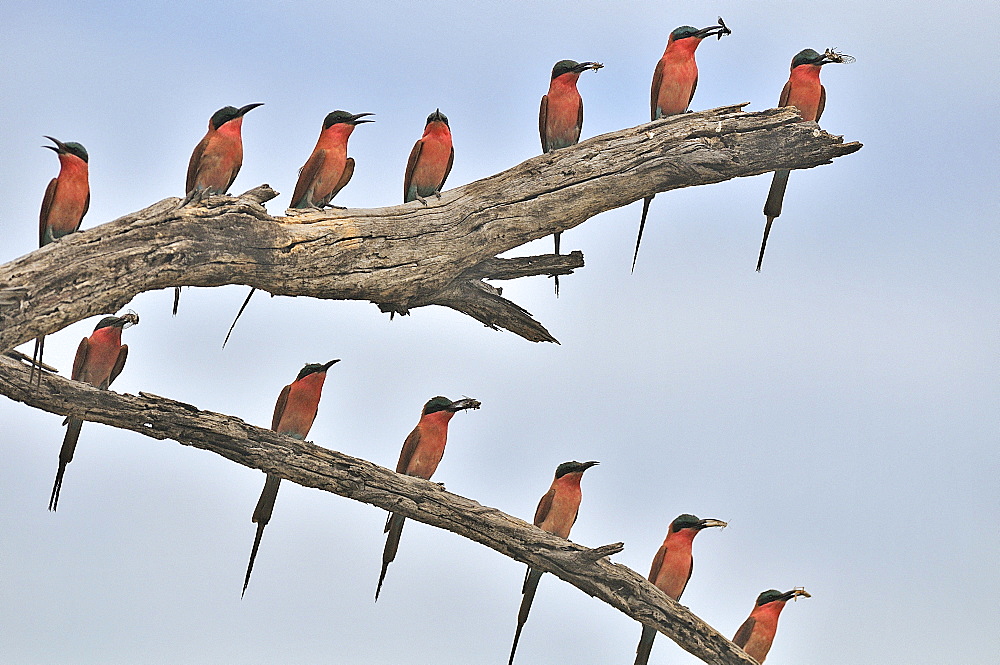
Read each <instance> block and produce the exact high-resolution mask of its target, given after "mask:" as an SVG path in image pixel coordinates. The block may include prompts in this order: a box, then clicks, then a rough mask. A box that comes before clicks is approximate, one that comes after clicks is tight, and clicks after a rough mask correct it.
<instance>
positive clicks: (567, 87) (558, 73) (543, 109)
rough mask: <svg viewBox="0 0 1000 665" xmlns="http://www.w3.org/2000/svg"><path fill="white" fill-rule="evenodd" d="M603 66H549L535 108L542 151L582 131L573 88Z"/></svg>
mask: <svg viewBox="0 0 1000 665" xmlns="http://www.w3.org/2000/svg"><path fill="white" fill-rule="evenodd" d="M602 67H604V65H602V64H601V63H599V62H577V61H576V60H560V61H559V62H557V63H556V64H555V65H554V66H553V67H552V77H551V78H550V79H549V91H548V93H546V94H545V95H542V102H541V105H540V106H539V108H538V134H539V136H540V137H541V139H542V152H552V151H553V150H558V149H559V148H567V147H569V146H571V145H576V144H577V142H579V140H580V132H581V131H582V130H583V98H582V97H581V96H580V91H579V90H577V89H576V82H577V80H578V79H579V78H580V74H582V73H583V72H585V71H587V70H588V69H593V70H594V71H595V72H596V71H597V70H598V69H601V68H602ZM561 235H562V231H556V232H555V233H554V234H553V236H552V239H553V240H554V241H555V253H556V254H559V240H560V238H561ZM555 280H556V281H555V288H556V296H558V295H559V275H556V277H555Z"/></svg>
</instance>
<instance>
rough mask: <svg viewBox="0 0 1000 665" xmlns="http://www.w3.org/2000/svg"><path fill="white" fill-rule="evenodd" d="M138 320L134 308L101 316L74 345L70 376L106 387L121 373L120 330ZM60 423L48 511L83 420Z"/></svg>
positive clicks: (53, 506)
mask: <svg viewBox="0 0 1000 665" xmlns="http://www.w3.org/2000/svg"><path fill="white" fill-rule="evenodd" d="M138 323H139V315H138V314H136V313H134V312H129V313H128V314H125V315H123V316H106V317H104V318H103V319H101V320H100V321H99V322H98V324H97V326H96V327H95V328H94V332H93V333H91V335H90V337H84V338H83V339H82V340H81V341H80V346H78V347H77V349H76V358H74V360H73V374H72V378H73V380H74V381H82V382H84V383H89V384H90V385H92V386H94V387H95V388H97V389H99V390H107V389H108V387H109V386H110V385H111V383H112V382H113V381H114V380H115V379H116V378H118V375H119V374H121V372H122V368H124V367H125V359H126V358H128V346H127V345H125V344H122V330H123V329H125V328H129V327H131V326H134V325H138ZM63 424H64V425H66V435H65V436H64V437H63V442H62V448H60V449H59V470H58V471H56V479H55V482H54V483H53V484H52V494H51V495H50V496H49V510H52V511H54V510H55V509H56V508H57V507H58V506H59V492H60V491H61V490H62V483H63V475H64V474H65V473H66V465H67V464H69V463H70V462H72V461H73V453H75V452H76V444H77V442H78V441H79V440H80V429H81V428H82V427H83V421H82V420H80V419H79V418H73V417H67V418H66V421H65V422H64V423H63Z"/></svg>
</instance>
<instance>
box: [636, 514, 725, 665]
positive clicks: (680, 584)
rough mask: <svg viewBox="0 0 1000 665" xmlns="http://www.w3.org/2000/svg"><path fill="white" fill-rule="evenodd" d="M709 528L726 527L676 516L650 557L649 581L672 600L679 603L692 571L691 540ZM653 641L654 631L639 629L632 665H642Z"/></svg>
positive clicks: (719, 523) (647, 628) (717, 521)
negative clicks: (660, 543) (651, 561)
mask: <svg viewBox="0 0 1000 665" xmlns="http://www.w3.org/2000/svg"><path fill="white" fill-rule="evenodd" d="M713 526H718V527H725V526H726V523H725V522H723V521H722V520H713V519H704V520H700V519H698V518H697V517H695V516H694V515H688V514H684V515H679V516H678V517H677V518H676V519H675V520H674V521H673V522H671V523H670V529H669V530H668V531H667V537H666V538H664V539H663V544H662V545H660V549H659V550H657V551H656V556H655V557H653V565H652V567H651V568H650V569H649V581H650V582H652V583H653V584H655V585H656V586H657V588H658V589H660V591H662V592H663V593H665V594H667V595H668V596H670V597H671V598H673V599H674V600H680V599H681V594H682V593H684V588H685V587H686V586H687V583H688V580H690V579H691V572H692V571H693V570H694V558H693V557H692V556H691V545H692V544H693V543H694V537H695V536H697V535H698V533H699V532H701V530H702V529H707V528H709V527H713ZM655 637H656V629H655V628H650V627H649V626H643V627H642V637H641V638H640V639H639V646H638V648H637V649H636V651H635V665H646V662H647V661H648V660H649V653H650V651H652V649H653V639H654V638H655Z"/></svg>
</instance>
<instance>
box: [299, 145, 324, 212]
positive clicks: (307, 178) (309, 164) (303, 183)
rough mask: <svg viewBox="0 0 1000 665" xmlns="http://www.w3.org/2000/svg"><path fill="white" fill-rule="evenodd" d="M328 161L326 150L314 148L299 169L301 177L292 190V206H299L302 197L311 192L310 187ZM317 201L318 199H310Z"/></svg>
mask: <svg viewBox="0 0 1000 665" xmlns="http://www.w3.org/2000/svg"><path fill="white" fill-rule="evenodd" d="M325 161H326V150H314V151H313V154H311V155H309V159H307V160H306V163H305V165H304V166H303V167H302V168H301V169H299V179H298V180H297V181H296V182H295V191H293V192H292V207H293V208H297V207H299V205H300V204H301V203H302V199H303V198H305V196H306V195H307V194H308V193H309V188H310V187H311V186H312V184H313V183H314V182H315V181H316V177H317V176H318V175H319V173H320V171H321V170H322V168H323V163H324V162H325ZM310 203H316V201H310Z"/></svg>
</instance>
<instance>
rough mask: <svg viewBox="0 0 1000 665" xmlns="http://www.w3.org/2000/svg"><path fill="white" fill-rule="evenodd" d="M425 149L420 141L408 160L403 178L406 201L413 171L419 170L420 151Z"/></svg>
mask: <svg viewBox="0 0 1000 665" xmlns="http://www.w3.org/2000/svg"><path fill="white" fill-rule="evenodd" d="M423 147H424V142H423V139H418V140H417V142H416V143H414V144H413V150H411V151H410V157H409V159H407V160H406V175H405V176H403V200H404V201H406V200H407V199H406V194H407V192H409V191H410V182H412V180H413V170H414V169H416V168H417V162H418V161H419V160H420V151H421V150H422V149H423Z"/></svg>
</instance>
